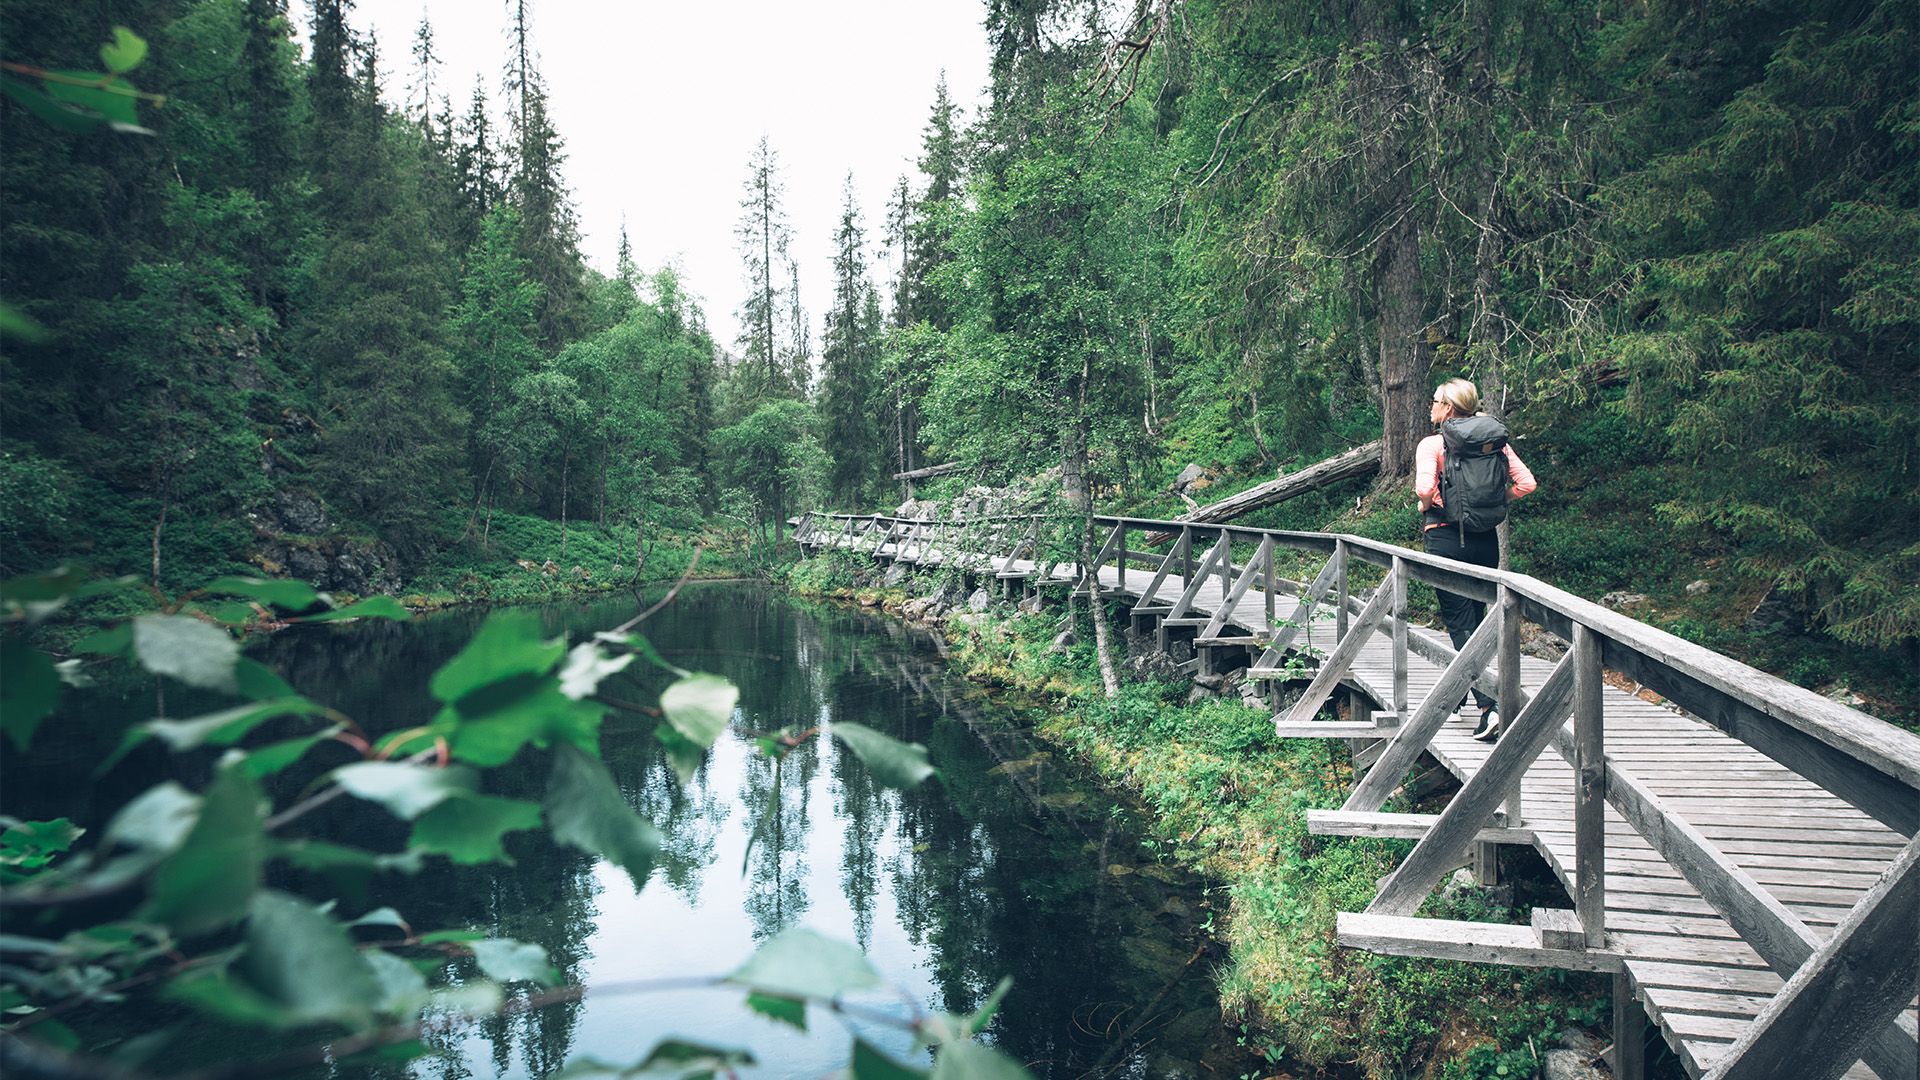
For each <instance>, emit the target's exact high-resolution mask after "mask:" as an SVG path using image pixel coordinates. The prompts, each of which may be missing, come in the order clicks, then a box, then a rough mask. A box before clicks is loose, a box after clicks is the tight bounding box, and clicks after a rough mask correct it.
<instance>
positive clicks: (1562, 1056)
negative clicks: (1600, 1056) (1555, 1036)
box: [1540, 1050, 1613, 1080]
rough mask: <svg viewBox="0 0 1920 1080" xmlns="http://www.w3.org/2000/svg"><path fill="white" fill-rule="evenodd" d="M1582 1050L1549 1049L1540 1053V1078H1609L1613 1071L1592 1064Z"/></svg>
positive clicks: (1549, 1079) (1597, 1079) (1590, 1079)
mask: <svg viewBox="0 0 1920 1080" xmlns="http://www.w3.org/2000/svg"><path fill="white" fill-rule="evenodd" d="M1595 1056H1596V1055H1593V1054H1589V1053H1587V1052H1586V1051H1584V1050H1549V1051H1547V1052H1546V1053H1544V1054H1542V1055H1540V1078H1541V1080H1611V1078H1612V1076H1613V1073H1611V1072H1609V1071H1608V1070H1606V1069H1602V1068H1599V1067H1597V1066H1595V1065H1594V1063H1593V1061H1594V1057H1595Z"/></svg>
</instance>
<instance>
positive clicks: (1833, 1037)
mask: <svg viewBox="0 0 1920 1080" xmlns="http://www.w3.org/2000/svg"><path fill="white" fill-rule="evenodd" d="M1916 926H1920V840H1915V841H1913V842H1912V843H1910V844H1908V845H1907V847H1906V850H1905V851H1903V852H1901V854H1900V858H1899V859H1898V860H1897V861H1895V862H1894V864H1893V865H1892V866H1889V867H1888V868H1887V872H1886V874H1885V876H1883V877H1882V878H1881V880H1880V882H1879V884H1877V885H1875V886H1874V887H1873V889H1872V890H1871V891H1870V892H1869V893H1868V894H1867V896H1866V898H1865V899H1863V900H1862V901H1861V902H1860V905H1859V906H1858V907H1856V908H1855V909H1854V910H1853V913H1852V914H1850V915H1848V916H1847V919H1846V921H1845V922H1842V923H1841V924H1840V928H1839V929H1838V930H1836V931H1835V932H1834V934H1833V936H1832V937H1831V938H1829V939H1828V940H1827V941H1826V942H1825V943H1824V944H1822V945H1821V946H1820V948H1819V950H1818V951H1816V952H1815V953H1814V954H1813V955H1812V956H1811V957H1810V958H1808V960H1807V961H1806V963H1804V964H1802V965H1800V968H1799V970H1798V971H1796V972H1795V973H1794V975H1793V977H1792V978H1791V979H1788V980H1787V985H1786V986H1785V987H1784V988H1783V989H1782V990H1781V991H1780V993H1779V995H1777V996H1776V997H1775V998H1774V999H1773V1002H1772V1003H1771V1004H1769V1005H1768V1006H1767V1009H1766V1011H1765V1012H1763V1013H1761V1014H1760V1016H1759V1018H1758V1019H1756V1020H1755V1021H1754V1022H1753V1025H1752V1027H1751V1028H1749V1029H1748V1030H1747V1032H1746V1033H1745V1034H1743V1035H1742V1036H1741V1037H1740V1039H1739V1040H1738V1041H1737V1042H1735V1043H1734V1044H1733V1048H1732V1049H1731V1050H1729V1051H1727V1054H1726V1056H1725V1057H1723V1058H1722V1059H1721V1060H1720V1062H1719V1063H1718V1064H1717V1065H1716V1066H1715V1067H1714V1072H1713V1074H1712V1076H1713V1078H1714V1080H1791V1078H1799V1077H1810V1078H1813V1080H1824V1078H1827V1077H1834V1076H1839V1075H1840V1074H1841V1073H1843V1072H1845V1071H1846V1069H1847V1067H1848V1066H1850V1065H1851V1064H1853V1062H1855V1061H1856V1060H1862V1059H1864V1060H1865V1061H1866V1063H1867V1064H1868V1065H1869V1066H1871V1067H1872V1068H1873V1070H1874V1071H1875V1072H1877V1073H1879V1074H1880V1075H1881V1076H1882V1077H1900V1076H1920V1044H1916V1043H1915V1042H1914V1041H1913V1040H1912V1039H1911V1038H1909V1037H1908V1032H1907V1031H1900V1033H1899V1036H1898V1037H1897V1038H1896V1039H1889V1038H1888V1036H1887V1032H1888V1029H1889V1026H1890V1025H1893V1026H1895V1028H1896V1030H1898V1028H1899V1027H1903V1026H1904V1027H1910V1024H1902V1023H1901V1022H1902V1021H1908V1020H1909V1018H1908V1017H1907V1016H1906V1015H1904V1014H1905V1012H1906V1009H1907V1005H1908V1003H1909V1002H1911V1001H1912V1000H1913V995H1914V987H1915V984H1916V981H1920V934H1916V932H1915V930H1914V928H1915V927H1916ZM1810 1032H1819V1037H1818V1038H1814V1039H1809V1038H1808V1037H1807V1036H1808V1034H1809V1033H1810ZM1896 1042H1897V1044H1898V1045H1897V1046H1892V1045H1890V1044H1893V1043H1896ZM1882 1051H1884V1052H1885V1053H1886V1054H1887V1056H1885V1057H1882V1056H1881V1054H1880V1053H1879V1052H1882Z"/></svg>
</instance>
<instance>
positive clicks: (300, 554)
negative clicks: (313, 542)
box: [285, 548, 333, 588]
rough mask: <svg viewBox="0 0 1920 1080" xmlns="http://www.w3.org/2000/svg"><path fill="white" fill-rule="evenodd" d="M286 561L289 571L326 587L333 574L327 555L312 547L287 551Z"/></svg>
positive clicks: (311, 583)
mask: <svg viewBox="0 0 1920 1080" xmlns="http://www.w3.org/2000/svg"><path fill="white" fill-rule="evenodd" d="M285 561H286V566H287V570H288V572H289V573H291V574H292V575H293V576H294V577H297V578H300V579H302V580H304V581H306V582H307V583H308V584H310V585H315V586H318V587H320V588H326V587H327V582H328V580H329V579H330V578H331V577H332V576H333V574H332V570H333V568H332V567H331V566H329V565H328V564H327V557H326V556H325V555H322V554H320V553H319V552H317V551H314V550H312V549H311V548H293V549H292V550H290V551H288V552H287V558H286V560H285Z"/></svg>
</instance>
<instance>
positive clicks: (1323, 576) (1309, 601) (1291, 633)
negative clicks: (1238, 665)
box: [1259, 552, 1346, 665]
mask: <svg viewBox="0 0 1920 1080" xmlns="http://www.w3.org/2000/svg"><path fill="white" fill-rule="evenodd" d="M1340 565H1341V564H1340V560H1339V553H1338V552H1335V553H1334V554H1333V555H1332V556H1330V557H1329V558H1328V559H1327V561H1326V563H1325V564H1323V565H1322V566H1321V567H1320V572H1319V573H1318V574H1316V575H1314V579H1313V583H1312V584H1311V585H1308V586H1307V590H1306V592H1305V593H1304V594H1302V595H1301V597H1300V602H1299V603H1297V604H1295V605H1294V606H1293V614H1291V615H1289V616H1287V625H1285V626H1282V627H1278V628H1276V629H1275V630H1274V634H1273V640H1272V641H1271V642H1269V643H1268V644H1267V651H1266V652H1265V653H1263V654H1261V657H1260V660H1259V664H1261V665H1265V664H1278V663H1280V662H1281V661H1283V660H1284V659H1286V651H1287V646H1289V645H1291V644H1293V639H1294V637H1295V636H1297V635H1298V634H1299V633H1300V629H1301V628H1302V627H1304V626H1306V625H1307V623H1308V622H1309V621H1311V620H1312V618H1313V606H1314V605H1315V604H1318V603H1319V602H1320V601H1321V600H1322V599H1323V598H1324V597H1325V596H1326V595H1327V590H1328V589H1330V588H1332V586H1333V583H1334V580H1335V579H1336V578H1339V576H1340ZM1340 580H1341V583H1342V585H1344V584H1345V579H1344V578H1340ZM1344 600H1345V597H1344V595H1343V596H1342V601H1343V602H1344ZM1268 625H1269V626H1271V625H1272V624H1271V623H1269V624H1268ZM1345 636H1346V634H1345V632H1344V631H1343V632H1341V633H1340V634H1339V635H1338V637H1340V638H1344V637H1345Z"/></svg>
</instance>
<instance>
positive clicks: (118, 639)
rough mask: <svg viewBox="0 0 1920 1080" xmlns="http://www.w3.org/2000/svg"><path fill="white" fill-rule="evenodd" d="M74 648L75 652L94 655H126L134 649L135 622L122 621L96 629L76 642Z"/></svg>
mask: <svg viewBox="0 0 1920 1080" xmlns="http://www.w3.org/2000/svg"><path fill="white" fill-rule="evenodd" d="M73 648H74V651H75V652H83V653H90V654H92V655H94V656H125V655H127V654H128V653H129V652H131V651H133V624H132V623H120V624H119V625H117V626H109V627H107V628H106V629H104V630H95V631H94V632H93V633H91V634H88V635H87V636H86V637H83V638H81V639H80V640H79V641H76V642H74V643H73Z"/></svg>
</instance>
